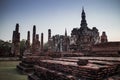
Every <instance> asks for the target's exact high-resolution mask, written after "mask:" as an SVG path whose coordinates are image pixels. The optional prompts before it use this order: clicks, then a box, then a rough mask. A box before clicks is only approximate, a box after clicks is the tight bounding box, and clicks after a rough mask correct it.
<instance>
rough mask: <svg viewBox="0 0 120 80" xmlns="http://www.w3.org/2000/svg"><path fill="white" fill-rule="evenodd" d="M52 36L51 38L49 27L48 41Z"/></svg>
mask: <svg viewBox="0 0 120 80" xmlns="http://www.w3.org/2000/svg"><path fill="white" fill-rule="evenodd" d="M50 38H51V29H48V42H49V40H50Z"/></svg>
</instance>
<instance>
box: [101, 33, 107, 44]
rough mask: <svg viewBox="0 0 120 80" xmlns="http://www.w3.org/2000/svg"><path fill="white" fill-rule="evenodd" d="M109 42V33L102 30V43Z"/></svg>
mask: <svg viewBox="0 0 120 80" xmlns="http://www.w3.org/2000/svg"><path fill="white" fill-rule="evenodd" d="M105 42H108V39H107V35H106V33H105V32H102V36H101V43H105Z"/></svg>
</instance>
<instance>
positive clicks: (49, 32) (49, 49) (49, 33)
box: [48, 29, 52, 52]
mask: <svg viewBox="0 0 120 80" xmlns="http://www.w3.org/2000/svg"><path fill="white" fill-rule="evenodd" d="M51 44H52V43H51V29H48V51H49V52H50V51H51V47H52V45H51Z"/></svg>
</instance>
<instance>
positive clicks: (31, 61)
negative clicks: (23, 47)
mask: <svg viewBox="0 0 120 80" xmlns="http://www.w3.org/2000/svg"><path fill="white" fill-rule="evenodd" d="M39 59H40V60H42V59H50V57H45V56H27V57H23V59H22V61H21V62H20V63H19V65H17V66H16V67H17V70H18V71H19V72H20V73H22V74H28V73H32V72H33V70H34V65H35V64H37V62H38V61H37V60H39Z"/></svg>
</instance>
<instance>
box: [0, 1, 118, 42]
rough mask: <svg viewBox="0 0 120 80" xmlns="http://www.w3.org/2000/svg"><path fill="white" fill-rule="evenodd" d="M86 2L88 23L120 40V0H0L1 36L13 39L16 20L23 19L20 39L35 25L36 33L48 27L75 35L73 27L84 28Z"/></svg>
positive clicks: (45, 31)
mask: <svg viewBox="0 0 120 80" xmlns="http://www.w3.org/2000/svg"><path fill="white" fill-rule="evenodd" d="M82 6H84V10H85V13H86V20H87V23H88V27H89V28H92V27H96V28H97V29H98V30H99V33H100V35H101V34H102V31H105V32H106V34H107V37H108V41H120V0H0V39H2V40H5V41H8V40H11V39H12V33H13V30H15V25H16V23H19V25H20V28H19V32H20V39H21V40H22V39H26V38H27V31H28V30H29V31H30V34H31V40H32V29H33V25H36V30H37V31H36V33H37V34H39V35H40V34H41V33H42V32H43V33H44V42H46V41H47V39H48V29H51V31H52V35H55V34H60V35H64V34H65V28H66V29H67V32H68V35H71V30H72V29H73V28H80V22H81V12H82Z"/></svg>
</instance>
